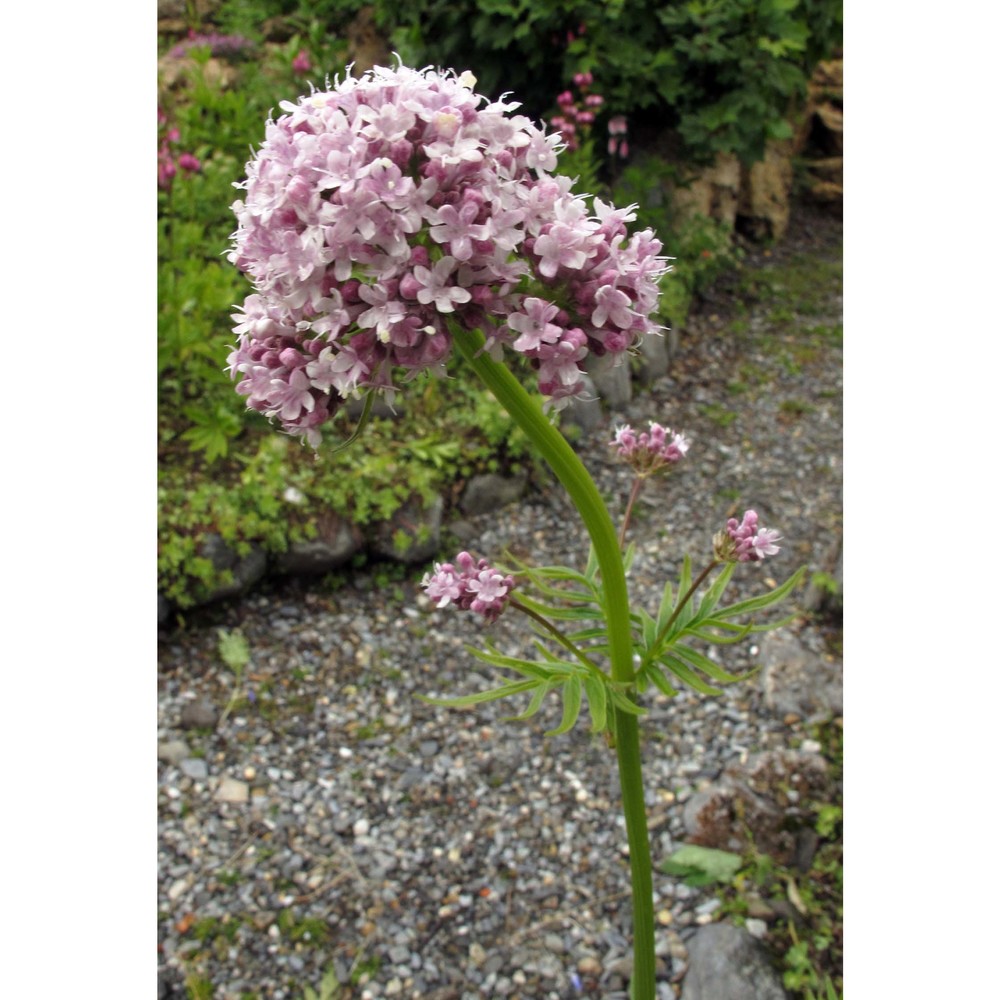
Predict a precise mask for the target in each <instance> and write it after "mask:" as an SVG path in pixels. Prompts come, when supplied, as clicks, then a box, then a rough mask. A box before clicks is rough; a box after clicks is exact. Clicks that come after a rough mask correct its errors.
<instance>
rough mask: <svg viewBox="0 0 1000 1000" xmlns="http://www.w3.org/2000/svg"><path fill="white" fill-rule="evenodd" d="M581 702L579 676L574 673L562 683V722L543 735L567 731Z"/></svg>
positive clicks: (570, 727)
mask: <svg viewBox="0 0 1000 1000" xmlns="http://www.w3.org/2000/svg"><path fill="white" fill-rule="evenodd" d="M582 704H583V700H582V686H581V684H580V678H579V677H578V676H577V675H575V674H574V675H573V676H572V677H568V678H567V679H566V683H565V684H563V715H562V722H560V723H559V725H558V726H556V728H555V729H550V730H549V731H548V732H547V733H546V734H545V735H546V736H561V735H562V734H563V733H568V732H569V731H570V730H571V729H572V728H573V726H574V725H575V724H576V720H577V718H578V717H579V715H580V706H581V705H582Z"/></svg>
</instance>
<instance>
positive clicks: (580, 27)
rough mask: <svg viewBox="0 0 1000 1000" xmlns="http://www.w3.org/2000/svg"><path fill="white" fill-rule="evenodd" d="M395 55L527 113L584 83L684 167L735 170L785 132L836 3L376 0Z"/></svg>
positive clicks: (836, 18)
mask: <svg viewBox="0 0 1000 1000" xmlns="http://www.w3.org/2000/svg"><path fill="white" fill-rule="evenodd" d="M375 7H376V10H377V12H378V15H379V19H380V23H382V24H383V25H384V26H385V28H386V30H388V31H390V32H391V33H392V40H393V42H394V43H395V45H396V47H397V48H398V49H399V50H400V52H401V53H402V54H403V55H404V58H408V59H409V60H411V61H413V62H416V63H419V64H425V63H434V64H437V65H441V66H449V67H453V68H455V69H458V70H462V69H466V68H467V69H471V70H472V72H473V73H475V74H476V76H477V77H478V79H479V89H481V90H482V91H484V92H486V93H488V94H490V95H491V96H498V95H499V94H500V93H502V92H506V91H509V92H511V93H513V94H514V95H515V96H516V98H517V99H518V100H520V101H522V102H523V104H524V107H525V110H526V111H527V112H528V113H529V114H531V115H532V116H534V117H536V118H540V117H543V116H545V115H547V114H548V113H549V111H550V110H551V109H552V107H553V105H554V103H555V97H556V94H558V93H559V92H560V91H561V90H563V89H565V87H566V85H567V84H568V82H569V81H570V80H571V79H572V77H573V75H574V74H575V73H577V72H581V71H590V72H592V73H593V74H594V89H595V91H597V92H600V93H601V94H603V95H604V97H605V98H606V99H607V103H606V104H605V106H604V120H605V121H606V120H607V118H608V117H609V116H611V115H614V114H624V115H627V116H629V117H630V118H631V119H632V120H633V128H634V129H635V128H638V129H642V128H651V129H654V130H656V131H657V132H663V131H665V130H670V131H673V132H675V133H676V134H677V136H678V137H679V139H680V142H681V144H682V150H681V155H682V157H683V158H684V159H685V160H687V161H688V162H697V161H706V162H707V161H709V160H711V159H712V158H713V157H714V156H715V154H717V153H719V152H730V153H735V154H736V155H738V156H739V157H740V159H742V160H743V161H745V162H748V163H750V162H753V161H755V160H758V159H760V158H761V156H762V155H763V150H764V145H765V143H766V141H767V140H768V139H770V138H781V137H785V136H787V135H788V134H789V129H788V125H787V122H786V118H787V115H788V112H789V106H790V104H791V103H792V102H793V101H794V100H795V99H796V98H799V97H801V96H802V95H803V94H804V92H805V86H806V82H807V80H808V78H809V74H810V73H811V71H812V69H813V67H814V66H815V63H816V62H817V61H818V60H819V59H821V58H824V57H825V56H827V55H829V54H830V53H831V51H832V50H833V49H834V48H835V47H836V46H837V45H838V44H839V43H840V36H841V29H842V20H843V16H842V4H841V3H840V2H839V0H687V2H678V0H667V2H664V0H655V2H650V0H629V2H625V0H585V2H579V0H412V2H411V3H408V4H405V5H403V4H400V5H395V4H390V3H388V2H386V0H378V2H377V3H376V4H375Z"/></svg>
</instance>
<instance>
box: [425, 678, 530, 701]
mask: <svg viewBox="0 0 1000 1000" xmlns="http://www.w3.org/2000/svg"><path fill="white" fill-rule="evenodd" d="M540 683H542V682H541V681H513V682H511V683H510V684H504V685H503V687H498V688H491V689H490V690H489V691H480V692H478V693H477V694H466V695H461V696H459V697H457V698H436V697H434V696H433V695H429V694H418V695H417V697H418V698H419V699H420V700H421V701H426V702H427V703H428V704H430V705H444V706H445V708H468V707H469V706H470V705H481V704H483V703H484V702H487V701H498V700H499V699H500V698H507V697H509V696H510V695H513V694H523V693H524V692H525V691H530V690H531V689H532V688H534V687H537V686H538V685H539V684H540Z"/></svg>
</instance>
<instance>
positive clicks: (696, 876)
mask: <svg viewBox="0 0 1000 1000" xmlns="http://www.w3.org/2000/svg"><path fill="white" fill-rule="evenodd" d="M742 864H743V859H742V858H741V857H740V856H739V855H738V854H732V853H730V852H729V851H719V850H716V849H715V848H714V847H700V846H698V845H697V844H685V845H684V846H683V847H681V848H680V849H679V850H676V851H674V853H673V854H671V855H670V857H669V858H667V860H666V861H664V862H663V864H662V865H660V871H662V872H663V873H664V874H665V875H676V876H678V877H679V878H682V879H684V881H685V882H686V883H687V884H688V885H690V886H701V885H710V884H711V883H712V882H722V883H729V882H732V880H733V879H734V878H735V877H736V873H737V872H738V871H739V870H740V868H741V866H742Z"/></svg>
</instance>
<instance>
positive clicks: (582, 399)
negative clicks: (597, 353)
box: [560, 375, 604, 432]
mask: <svg viewBox="0 0 1000 1000" xmlns="http://www.w3.org/2000/svg"><path fill="white" fill-rule="evenodd" d="M581 381H582V382H583V392H581V393H580V395H579V396H573V397H572V398H571V399H570V400H569V402H568V403H567V404H566V406H565V408H564V409H563V411H562V413H561V415H560V419H561V422H562V424H563V425H567V424H569V425H571V426H574V427H578V428H579V429H580V430H581V431H585V432H586V431H594V430H597V428H598V427H600V426H601V425H602V424H603V423H604V411H603V410H602V409H601V400H600V399H599V398H598V397H599V394H598V392H597V386H596V385H594V380H593V379H592V378H591V377H590V376H589V375H583V376H582V378H581Z"/></svg>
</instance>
